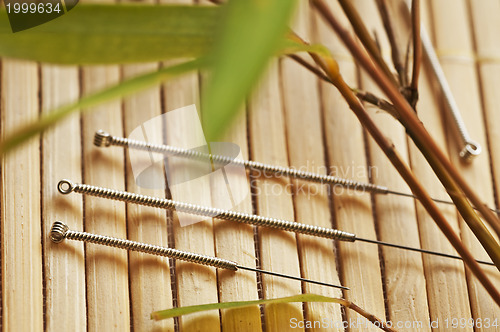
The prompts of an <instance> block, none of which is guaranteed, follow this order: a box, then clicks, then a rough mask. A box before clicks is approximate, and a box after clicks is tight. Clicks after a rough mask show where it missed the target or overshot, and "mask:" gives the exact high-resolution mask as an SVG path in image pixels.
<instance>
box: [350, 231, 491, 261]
mask: <svg viewBox="0 0 500 332" xmlns="http://www.w3.org/2000/svg"><path fill="white" fill-rule="evenodd" d="M356 241H362V242H368V243H374V244H378V245H381V246H387V247H392V248H397V249H404V250H410V251H416V252H420V253H423V254H430V255H436V256H441V257H446V258H453V259H460V260H461V259H462V257H460V256H456V255H450V254H445V253H442V252H436V251H432V250H426V249H420V248H414V247H408V246H403V245H399V244H394V243H389V242H384V241H378V240H370V239H364V238H360V237H356ZM476 262H478V263H479V264H486V265H493V266H494V265H495V264H494V263H492V262H487V261H481V260H476Z"/></svg>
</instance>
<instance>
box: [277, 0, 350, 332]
mask: <svg viewBox="0 0 500 332" xmlns="http://www.w3.org/2000/svg"><path fill="white" fill-rule="evenodd" d="M292 29H293V30H294V31H295V32H296V33H298V34H299V36H301V37H302V38H306V39H310V37H311V32H310V30H311V12H310V9H309V5H308V3H307V2H299V8H298V10H297V13H296V17H295V22H294V24H293V26H292ZM281 80H282V94H283V106H284V109H285V125H286V132H287V133H288V134H287V136H286V138H287V145H288V147H289V148H288V155H289V157H288V158H289V163H290V166H291V167H292V168H295V169H300V170H304V171H312V172H318V173H321V174H326V171H325V169H326V167H325V154H324V151H325V150H324V146H323V144H322V143H323V136H322V125H321V108H320V99H319V93H318V86H317V80H316V77H314V76H313V75H311V74H310V73H309V72H308V71H307V70H306V69H304V68H301V67H299V65H298V64H297V63H295V62H294V61H292V60H291V59H283V60H282V62H281ZM292 192H293V197H294V200H293V202H294V206H295V216H296V219H297V220H298V221H299V222H303V223H307V224H313V225H317V226H321V227H332V222H331V213H330V199H329V196H328V191H327V187H326V186H325V185H321V184H311V183H306V182H304V181H296V180H294V181H292ZM297 244H298V249H299V257H300V258H299V259H300V265H301V273H302V276H303V277H304V278H309V279H314V280H321V281H325V282H329V283H333V284H337V285H338V284H339V283H340V280H339V276H338V272H337V268H336V261H335V252H334V246H333V241H331V240H328V239H318V238H313V237H311V236H307V235H302V234H299V235H297ZM304 292H307V293H315V294H322V295H326V296H332V297H341V296H342V292H341V291H340V290H339V289H332V288H326V287H322V286H317V285H310V284H305V285H304ZM304 307H305V319H306V321H307V322H310V324H313V325H312V326H313V328H311V329H310V330H311V331H317V330H330V331H333V330H338V329H337V328H336V327H335V324H334V322H340V321H342V314H341V312H340V307H339V306H332V305H331V304H329V303H307V304H305V305H304ZM325 317H326V318H328V322H329V324H328V326H327V328H321V327H317V326H318V324H317V323H316V322H323V321H322V319H324V318H325ZM325 325H326V324H325Z"/></svg>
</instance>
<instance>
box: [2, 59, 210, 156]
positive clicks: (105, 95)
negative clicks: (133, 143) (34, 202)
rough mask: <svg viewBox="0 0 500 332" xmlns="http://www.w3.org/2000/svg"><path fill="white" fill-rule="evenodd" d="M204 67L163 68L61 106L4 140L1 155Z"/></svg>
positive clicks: (193, 63)
mask: <svg viewBox="0 0 500 332" xmlns="http://www.w3.org/2000/svg"><path fill="white" fill-rule="evenodd" d="M205 64H206V63H205V62H204V61H203V60H193V61H189V62H185V63H182V64H179V65H175V66H171V67H167V68H162V69H160V70H158V71H156V72H152V73H147V74H143V75H140V76H137V77H134V78H131V79H128V80H126V81H123V82H120V83H118V84H117V85H114V86H111V87H109V88H106V89H104V90H101V91H99V92H96V93H93V94H90V95H88V96H85V97H82V98H81V99H80V100H78V101H76V102H74V103H71V104H68V105H65V106H62V107H60V108H57V109H55V110H53V111H51V112H47V113H46V114H44V115H42V116H41V117H40V118H39V120H38V121H35V122H32V123H29V124H27V125H25V126H23V127H22V128H20V129H18V130H16V131H15V132H14V133H12V134H11V135H9V136H7V137H6V138H5V139H4V140H2V141H1V142H0V155H3V154H5V153H6V152H8V151H9V150H11V149H13V148H14V147H17V146H19V145H20V144H21V143H23V142H26V141H27V140H28V139H30V138H31V137H33V136H35V135H37V134H39V133H41V132H43V131H44V130H46V129H48V128H49V127H51V126H53V125H54V124H56V123H57V122H59V121H60V120H62V119H64V118H65V117H67V116H68V115H70V114H72V113H73V112H75V111H77V110H79V109H81V110H83V111H85V110H88V109H89V108H90V107H93V106H96V105H98V104H101V103H104V102H107V101H111V100H113V99H117V98H121V97H124V96H127V95H130V94H132V93H135V92H138V91H140V90H144V89H147V88H149V87H151V86H154V85H156V84H159V83H161V82H164V81H166V80H169V79H172V78H175V77H177V76H179V75H182V74H185V73H187V72H190V71H193V70H196V69H199V68H200V67H203V66H204V65H205Z"/></svg>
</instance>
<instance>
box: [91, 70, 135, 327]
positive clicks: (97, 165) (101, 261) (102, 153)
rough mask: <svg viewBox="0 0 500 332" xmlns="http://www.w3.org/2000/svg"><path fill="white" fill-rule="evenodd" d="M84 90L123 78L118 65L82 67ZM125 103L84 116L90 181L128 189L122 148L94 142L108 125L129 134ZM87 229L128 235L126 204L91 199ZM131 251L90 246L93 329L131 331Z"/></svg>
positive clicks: (108, 233)
mask: <svg viewBox="0 0 500 332" xmlns="http://www.w3.org/2000/svg"><path fill="white" fill-rule="evenodd" d="M82 71H83V72H82V93H83V94H88V93H91V92H92V91H98V90H100V89H102V88H104V87H105V86H107V85H111V84H116V83H117V82H118V81H119V79H120V71H119V67H118V66H95V67H87V68H83V69H82ZM121 111H122V110H121V104H120V102H119V101H114V102H111V103H108V104H105V105H101V106H98V107H95V108H94V109H93V110H92V112H90V113H89V112H87V113H86V114H84V115H83V116H82V138H83V158H82V166H83V180H84V182H85V183H88V184H92V185H96V186H102V187H106V188H114V189H118V190H123V189H125V183H124V179H125V174H124V163H123V156H124V152H123V151H121V150H120V149H111V150H108V151H106V150H102V148H98V147H96V146H94V144H93V141H94V134H95V131H96V130H97V129H99V128H107V130H108V131H109V132H112V133H114V135H123V127H122V125H123V124H122V114H121ZM84 204H85V209H84V211H85V212H84V213H85V231H87V232H90V233H96V234H104V235H109V236H114V237H118V238H126V237H127V225H126V219H125V217H126V213H125V204H124V203H122V202H116V201H110V200H106V199H103V198H98V197H85V200H84ZM127 257H128V255H127V252H126V251H124V250H121V249H115V248H109V247H103V246H100V245H94V244H87V245H86V270H87V281H86V282H87V315H88V329H89V330H91V331H105V330H112V329H119V330H121V331H128V330H129V329H130V311H129V291H128V290H129V288H128V261H127Z"/></svg>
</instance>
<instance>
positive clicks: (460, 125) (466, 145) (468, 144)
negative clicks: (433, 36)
mask: <svg viewBox="0 0 500 332" xmlns="http://www.w3.org/2000/svg"><path fill="white" fill-rule="evenodd" d="M405 2H406V5H407V7H408V9H409V10H411V1H410V0H406V1H405ZM420 39H421V42H422V46H423V49H424V53H425V54H426V55H427V58H428V60H429V63H430V65H431V69H432V72H433V73H434V76H435V77H436V79H437V81H438V83H439V86H440V88H441V91H442V92H443V96H444V100H445V102H446V105H447V106H448V107H447V108H448V111H449V112H450V115H451V117H452V118H453V122H454V123H455V127H456V130H457V132H458V135H459V136H460V139H461V140H462V150H460V154H459V155H460V158H462V160H464V161H468V162H470V161H471V160H472V159H473V158H474V157H477V156H478V155H479V154H481V145H479V143H477V142H475V141H473V140H472V139H471V137H470V135H469V132H468V131H467V127H466V126H465V122H464V120H463V119H462V115H461V114H460V110H459V108H458V105H457V102H456V101H455V98H454V97H453V93H452V92H451V88H450V86H449V84H448V81H447V80H446V76H445V74H444V72H443V69H442V68H441V64H440V63H439V59H438V57H437V54H436V52H435V51H434V47H433V46H432V42H431V40H430V38H429V35H428V34H427V31H426V29H425V27H424V25H423V24H422V25H421V26H420Z"/></svg>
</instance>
